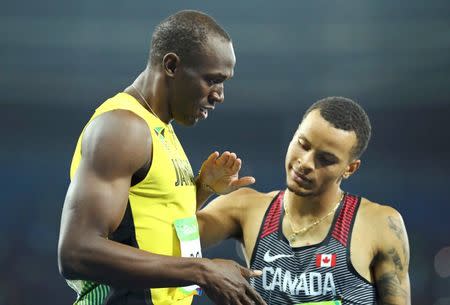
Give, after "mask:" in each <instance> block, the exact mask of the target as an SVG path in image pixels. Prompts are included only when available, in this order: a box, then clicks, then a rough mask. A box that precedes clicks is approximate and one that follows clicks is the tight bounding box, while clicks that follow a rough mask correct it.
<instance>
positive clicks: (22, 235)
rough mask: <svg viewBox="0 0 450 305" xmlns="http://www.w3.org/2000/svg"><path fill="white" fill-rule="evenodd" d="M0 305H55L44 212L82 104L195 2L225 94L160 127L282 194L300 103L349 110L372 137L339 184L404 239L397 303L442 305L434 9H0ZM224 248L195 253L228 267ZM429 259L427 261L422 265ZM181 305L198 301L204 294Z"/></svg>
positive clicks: (231, 4) (414, 3) (443, 140)
mask: <svg viewBox="0 0 450 305" xmlns="http://www.w3.org/2000/svg"><path fill="white" fill-rule="evenodd" d="M1 7H2V9H1V10H0V109H1V110H0V111H1V119H0V138H1V145H2V146H1V147H2V148H1V150H0V161H1V174H0V177H1V178H0V179H1V180H0V183H1V186H2V192H1V193H0V204H1V210H2V213H3V216H2V220H1V221H0V240H1V241H2V242H1V243H0V270H1V271H0V273H1V274H2V276H1V277H0V304H5V305H6V304H7V305H29V304H71V303H73V301H74V298H75V294H74V292H73V291H72V290H71V289H70V288H69V287H68V286H67V285H66V284H65V282H64V280H63V279H62V278H61V277H60V275H59V274H58V268H57V259H56V247H57V238H58V232H59V222H60V213H61V208H62V204H63V200H64V196H65V191H66V188H67V186H68V183H69V181H68V172H69V164H70V159H71V157H72V151H73V149H74V147H75V143H76V139H77V137H78V135H79V133H80V131H81V129H82V127H83V126H84V124H85V122H86V121H87V119H88V118H89V117H90V115H91V113H92V112H93V110H94V109H95V107H96V106H97V105H98V104H100V103H101V102H102V101H104V100H105V99H106V98H108V97H110V96H112V95H114V94H115V93H116V92H117V91H120V90H122V89H123V88H124V87H125V86H127V85H128V84H129V83H130V82H131V81H132V80H133V79H134V78H135V77H136V76H137V74H138V73H139V72H140V71H141V69H143V68H144V66H145V61H146V58H147V53H148V46H149V43H150V36H151V33H152V31H153V28H154V26H155V25H156V24H157V23H158V22H160V21H161V20H162V19H164V18H165V17H167V16H168V15H170V14H171V13H174V12H176V11H177V10H180V9H186V8H191V9H199V10H202V11H205V12H206V13H209V14H210V15H212V16H213V17H215V18H216V19H217V20H218V21H219V23H220V24H222V25H223V26H224V27H225V28H226V29H227V30H228V32H229V33H230V34H231V36H232V38H233V41H234V46H235V51H236V56H237V66H236V69H235V77H234V79H233V80H231V81H229V82H228V83H227V84H226V93H225V95H226V101H225V103H224V104H223V105H220V106H218V107H217V109H216V111H215V112H214V113H212V114H211V115H210V118H209V119H208V120H207V121H205V122H201V123H200V124H199V125H198V126H196V127H195V128H192V129H186V128H182V127H180V126H175V128H176V130H177V133H178V135H179V137H180V138H181V140H182V142H183V143H184V146H185V150H186V151H187V153H188V155H189V156H190V158H191V162H192V165H193V168H194V170H197V169H198V168H199V166H200V164H201V161H202V160H203V158H205V157H206V156H207V155H209V153H210V152H211V151H213V150H221V151H223V150H225V149H231V150H233V151H236V152H238V153H239V155H240V156H241V157H242V159H243V160H244V170H243V171H244V174H251V175H254V176H255V177H256V178H257V183H256V185H255V188H257V189H258V190H261V191H268V190H272V189H276V188H283V187H284V170H283V169H284V167H283V166H284V156H285V151H286V148H287V145H288V142H289V140H290V138H291V136H292V133H293V131H294V130H295V128H296V126H297V124H298V123H299V120H300V118H301V115H302V113H303V112H304V111H305V110H306V108H307V107H308V106H309V105H310V104H311V103H312V102H314V101H315V100H317V99H319V98H321V97H325V96H330V95H342V96H347V97H350V98H353V99H355V100H357V101H359V102H360V103H361V104H362V105H363V107H365V108H366V110H367V112H368V113H369V116H370V118H371V121H372V125H373V138H372V142H371V143H370V145H369V148H368V151H367V152H366V154H365V155H364V156H363V165H362V168H361V169H360V171H359V172H358V174H357V175H355V176H354V177H353V178H352V179H350V180H349V181H347V182H346V183H345V184H344V188H345V189H346V190H347V191H350V192H354V193H359V194H364V195H365V196H366V197H368V198H370V199H372V200H374V201H378V202H383V203H387V204H390V205H392V206H394V207H395V208H396V209H398V210H399V211H400V212H401V214H402V215H403V217H404V220H405V223H406V226H407V229H408V231H409V238H410V246H411V265H410V277H411V287H412V289H411V290H412V296H413V304H420V305H422V304H423V305H426V304H432V305H448V304H450V289H449V288H450V277H449V274H448V273H449V272H448V269H449V266H450V258H449V255H448V253H449V251H447V252H446V253H447V256H445V255H443V257H444V258H443V259H441V260H440V261H438V262H436V261H435V257H436V254H437V253H438V251H440V250H441V249H443V248H445V247H448V246H450V237H449V236H450V224H449V223H450V205H449V198H450V187H449V186H448V183H449V173H448V171H449V169H450V158H449V156H450V144H449V136H448V131H449V128H448V122H449V118H450V55H449V54H450V34H449V33H450V17H449V16H450V14H449V12H450V2H449V1H448V0H432V1H420V0H411V1H388V0H379V1H349V0H347V1H342V0H341V1H325V0H315V1H311V0H308V1H293V0H292V1H277V2H273V1H264V2H263V1H256V0H249V1H221V2H218V1H214V2H213V1H209V2H206V1H189V3H187V2H186V1H170V2H169V1H143V0H136V1H118V0H110V1H104V0H102V1H88V0H80V1H72V2H70V1H56V0H43V1H34V2H32V1H23V0H17V1H8V2H7V1H2V3H1ZM237 248H238V247H237V245H236V243H235V242H233V241H227V242H225V243H223V244H221V245H219V246H216V247H214V248H211V249H209V250H208V251H206V253H205V254H206V256H208V257H219V256H221V257H223V256H225V257H228V258H233V259H236V260H239V261H240V262H242V258H241V257H240V254H239V252H238V251H237ZM438 257H440V256H438ZM195 304H210V302H209V301H208V300H207V298H206V297H202V298H199V299H198V300H196V301H195Z"/></svg>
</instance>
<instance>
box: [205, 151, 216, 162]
mask: <svg viewBox="0 0 450 305" xmlns="http://www.w3.org/2000/svg"><path fill="white" fill-rule="evenodd" d="M217 157H219V152H218V151H215V152H213V153H211V154H210V155H209V157H208V158H207V159H206V160H205V161H204V163H207V164H208V163H213V162H214V161H216V159H217Z"/></svg>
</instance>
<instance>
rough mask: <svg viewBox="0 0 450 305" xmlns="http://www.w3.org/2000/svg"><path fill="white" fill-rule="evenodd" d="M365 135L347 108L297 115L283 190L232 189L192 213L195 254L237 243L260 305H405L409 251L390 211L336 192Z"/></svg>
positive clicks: (361, 120) (327, 105) (358, 116)
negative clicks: (198, 245)
mask: <svg viewBox="0 0 450 305" xmlns="http://www.w3.org/2000/svg"><path fill="white" fill-rule="evenodd" d="M370 135H371V126H370V121H369V118H368V117H367V114H366V113H365V111H364V110H363V109H362V108H361V106H359V105H358V104H357V103H355V102H354V101H352V100H350V99H347V98H343V97H329V98H325V99H322V100H319V101H317V102H316V103H314V104H313V105H312V106H311V107H310V108H309V109H308V110H307V111H306V113H305V114H304V117H303V120H302V122H301V123H300V125H299V127H298V129H297V130H296V132H295V134H294V136H293V138H292V140H291V142H290V144H289V148H288V151H287V154H286V160H285V170H286V184H287V187H286V189H285V190H281V191H279V190H276V191H272V192H269V193H261V192H258V191H255V190H253V189H248V188H246V189H240V190H238V191H236V192H234V193H230V194H228V195H225V196H220V197H219V198H217V199H216V200H214V201H213V202H211V203H210V204H209V205H208V206H207V207H206V208H204V209H203V210H201V211H199V212H198V219H199V225H200V234H201V235H200V236H201V240H202V246H203V247H207V246H209V245H211V244H214V243H216V242H218V241H220V240H223V239H226V238H230V237H233V238H237V239H238V240H240V241H241V242H242V244H243V247H244V254H245V256H246V260H247V263H248V264H249V266H250V268H253V269H258V270H262V271H263V275H262V276H261V277H258V278H253V279H251V283H252V285H253V287H255V289H256V290H257V291H258V292H259V293H260V294H261V296H262V297H263V298H264V300H265V301H266V302H267V303H268V304H321V305H325V304H330V305H331V304H348V305H350V304H352V305H355V304H360V305H367V304H392V305H408V304H410V284H409V276H408V265H409V245H408V238H407V234H406V230H405V227H404V224H403V220H402V217H401V216H400V214H399V213H398V212H397V211H396V210H395V209H393V208H391V207H389V206H386V205H381V204H378V203H374V202H371V201H369V200H368V199H366V198H363V197H360V196H358V195H352V194H349V193H346V192H345V191H343V190H342V189H341V182H342V180H345V179H348V178H349V177H350V176H351V175H352V174H353V173H355V172H356V170H357V169H358V168H359V167H360V165H361V160H360V157H361V155H362V153H363V152H364V150H365V149H366V147H367V144H368V142H369V139H370Z"/></svg>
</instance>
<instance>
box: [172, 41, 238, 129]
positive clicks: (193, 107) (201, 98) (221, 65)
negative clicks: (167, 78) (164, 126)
mask: <svg viewBox="0 0 450 305" xmlns="http://www.w3.org/2000/svg"><path fill="white" fill-rule="evenodd" d="M235 63H236V58H235V55H234V50H233V45H232V43H231V42H228V41H225V40H223V39H221V38H218V37H213V38H209V39H208V40H207V43H206V45H205V46H204V48H203V51H202V52H201V54H197V55H193V56H191V57H190V58H189V60H186V61H185V62H183V61H180V64H179V65H178V66H177V71H176V75H175V77H174V81H173V84H172V85H173V86H172V88H171V89H172V90H171V91H170V92H171V96H170V98H169V107H170V112H171V115H172V117H173V118H174V119H175V121H176V122H178V123H180V124H182V125H188V126H189V125H193V124H195V123H197V121H198V120H199V119H206V118H207V117H208V111H211V110H213V109H214V107H215V105H216V104H217V103H222V102H223V101H224V82H225V80H227V79H230V78H231V77H232V76H233V73H234V65H235Z"/></svg>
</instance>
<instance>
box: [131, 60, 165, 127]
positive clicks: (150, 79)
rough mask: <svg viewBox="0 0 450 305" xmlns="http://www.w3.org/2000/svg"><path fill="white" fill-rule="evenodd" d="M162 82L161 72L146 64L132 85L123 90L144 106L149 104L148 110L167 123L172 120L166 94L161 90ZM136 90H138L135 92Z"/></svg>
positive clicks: (146, 106)
mask: <svg viewBox="0 0 450 305" xmlns="http://www.w3.org/2000/svg"><path fill="white" fill-rule="evenodd" d="M162 83H163V80H162V73H160V72H159V71H157V70H156V69H150V67H148V66H147V68H146V69H145V70H144V71H142V73H141V74H139V76H138V77H137V78H136V79H135V80H134V82H133V85H132V86H130V87H128V88H126V89H125V92H127V93H128V94H131V95H132V96H133V97H134V98H136V99H137V100H138V101H139V102H140V103H141V104H142V106H144V107H145V108H148V107H149V106H150V107H151V109H148V110H149V111H150V112H153V113H154V114H156V116H157V117H158V118H159V119H160V120H161V121H163V122H165V123H166V124H167V123H169V122H170V121H171V120H172V117H171V116H170V113H169V109H168V108H169V107H168V103H167V102H166V101H167V94H166V92H165V90H161V86H163V84H162ZM136 90H138V91H139V92H136ZM143 99H144V100H143ZM147 104H148V105H147Z"/></svg>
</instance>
